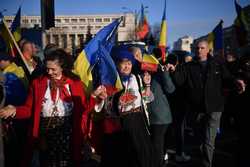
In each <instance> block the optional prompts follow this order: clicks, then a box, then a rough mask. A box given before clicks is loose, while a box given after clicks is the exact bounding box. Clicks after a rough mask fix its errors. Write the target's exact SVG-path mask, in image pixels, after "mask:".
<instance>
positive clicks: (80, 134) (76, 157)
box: [16, 76, 95, 166]
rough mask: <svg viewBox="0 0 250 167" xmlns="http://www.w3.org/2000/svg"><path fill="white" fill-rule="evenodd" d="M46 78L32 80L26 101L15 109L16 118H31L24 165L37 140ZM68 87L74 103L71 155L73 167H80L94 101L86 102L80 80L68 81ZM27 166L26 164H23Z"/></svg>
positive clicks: (30, 155) (29, 158)
mask: <svg viewBox="0 0 250 167" xmlns="http://www.w3.org/2000/svg"><path fill="white" fill-rule="evenodd" d="M47 81H48V78H47V77H46V76H42V77H39V78H37V79H35V80H33V82H32V84H31V85H30V87H29V93H28V97H27V100H26V102H25V104H24V105H23V106H19V107H17V109H16V118H17V119H23V118H31V120H32V123H31V129H30V130H31V133H30V134H29V138H28V147H29V148H27V149H26V154H25V157H24V159H23V160H24V163H25V162H26V163H27V162H28V163H29V161H30V160H31V157H32V150H33V146H34V141H35V140H36V139H38V138H39V125H40V113H41V108H42V102H43V98H44V95H45V92H46V89H47V83H48V82H47ZM69 87H70V91H71V95H72V100H73V103H74V108H73V132H72V139H73V140H72V155H73V161H74V166H79V165H80V160H81V146H82V144H83V142H84V135H85V134H87V116H88V113H89V111H90V110H91V109H92V108H93V107H94V104H95V102H94V99H93V98H90V100H89V101H87V99H86V96H85V93H84V86H83V84H82V82H81V81H80V80H72V79H70V80H69ZM23 166H27V164H23Z"/></svg>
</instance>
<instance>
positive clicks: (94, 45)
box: [73, 19, 120, 93]
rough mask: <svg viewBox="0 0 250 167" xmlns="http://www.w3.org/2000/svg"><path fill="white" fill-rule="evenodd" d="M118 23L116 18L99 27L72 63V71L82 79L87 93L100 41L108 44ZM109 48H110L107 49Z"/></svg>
mask: <svg viewBox="0 0 250 167" xmlns="http://www.w3.org/2000/svg"><path fill="white" fill-rule="evenodd" d="M119 24H120V19H117V20H115V21H113V22H112V23H110V24H109V25H107V26H105V27H104V28H103V29H101V30H100V31H99V32H98V33H97V34H96V36H95V37H94V38H93V39H91V40H90V41H89V43H88V44H87V45H86V47H85V48H84V50H83V51H82V52H81V53H80V54H79V55H78V57H77V59H76V61H75V63H74V70H73V71H74V73H76V74H77V75H79V77H80V78H81V80H82V81H83V83H84V85H85V87H86V91H87V92H88V93H89V92H90V91H91V90H92V82H93V78H92V73H91V72H92V69H93V68H94V67H95V65H96V64H97V63H98V54H99V52H98V51H99V49H100V44H99V43H100V42H101V43H102V44H103V45H105V46H107V47H110V46H108V40H109V39H110V37H111V35H112V33H114V32H115V31H114V30H115V29H116V28H117V27H118V25H119ZM109 50H111V49H109Z"/></svg>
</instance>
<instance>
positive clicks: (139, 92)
mask: <svg viewBox="0 0 250 167" xmlns="http://www.w3.org/2000/svg"><path fill="white" fill-rule="evenodd" d="M115 59H116V64H117V68H118V72H119V74H120V77H121V80H122V83H123V86H124V90H123V91H121V92H119V93H117V94H115V95H114V97H113V102H112V104H111V105H112V109H111V111H110V110H107V114H109V115H110V116H112V115H117V116H118V117H119V118H120V123H121V126H120V128H121V129H120V131H119V132H120V133H119V134H118V135H119V136H117V135H116V136H115V138H109V139H110V140H112V139H113V141H114V142H110V140H109V139H107V138H106V139H105V141H106V143H109V146H107V147H105V144H104V150H103V151H104V153H103V155H104V157H102V163H103V166H117V165H118V166H124V167H125V166H130V167H135V166H136V167H150V166H151V165H152V162H153V161H152V160H151V159H152V149H151V143H150V135H149V131H148V127H147V126H148V125H147V123H148V121H147V118H146V117H145V113H144V111H145V110H146V108H145V107H146V103H147V102H150V101H152V100H153V94H152V93H151V90H150V82H151V76H150V75H149V74H148V73H145V74H144V75H143V77H140V76H139V75H138V76H136V75H134V74H132V73H131V71H132V67H133V63H134V62H135V59H134V56H133V54H132V53H130V52H128V51H127V50H122V51H119V52H118V53H116V55H115ZM116 134H117V130H116ZM113 137H114V136H113ZM111 156H112V157H111ZM118 161H119V163H118Z"/></svg>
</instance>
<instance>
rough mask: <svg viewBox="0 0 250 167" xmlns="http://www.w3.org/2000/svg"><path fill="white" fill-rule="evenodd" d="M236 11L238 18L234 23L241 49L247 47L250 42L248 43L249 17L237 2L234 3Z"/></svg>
mask: <svg viewBox="0 0 250 167" xmlns="http://www.w3.org/2000/svg"><path fill="white" fill-rule="evenodd" d="M234 4H235V9H236V13H237V17H236V19H235V21H234V29H235V35H236V39H237V41H238V45H239V46H240V47H242V46H245V45H247V43H248V42H249V41H247V36H248V31H249V29H248V23H247V18H246V17H247V16H246V14H245V13H244V11H243V10H242V7H241V6H240V5H239V4H238V3H237V1H236V0H235V1H234Z"/></svg>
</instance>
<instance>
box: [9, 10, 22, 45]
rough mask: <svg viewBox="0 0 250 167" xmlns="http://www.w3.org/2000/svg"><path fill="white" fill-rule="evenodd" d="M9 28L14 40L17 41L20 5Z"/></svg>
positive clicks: (18, 36) (19, 24)
mask: <svg viewBox="0 0 250 167" xmlns="http://www.w3.org/2000/svg"><path fill="white" fill-rule="evenodd" d="M10 30H11V32H12V34H13V36H14V38H15V40H16V41H17V42H18V41H19V40H20V39H21V7H19V9H18V11H17V13H16V16H15V18H14V21H13V22H12V24H11V27H10Z"/></svg>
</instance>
